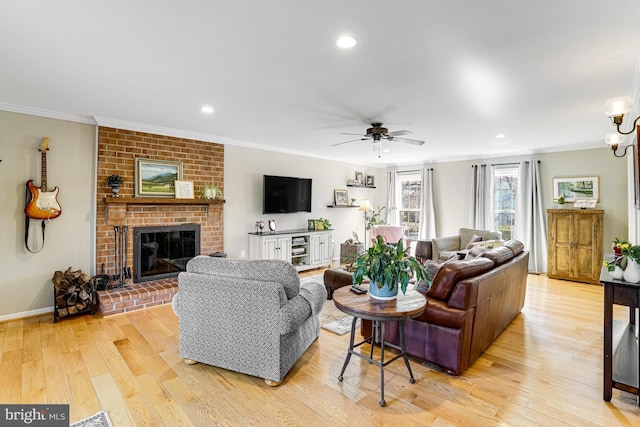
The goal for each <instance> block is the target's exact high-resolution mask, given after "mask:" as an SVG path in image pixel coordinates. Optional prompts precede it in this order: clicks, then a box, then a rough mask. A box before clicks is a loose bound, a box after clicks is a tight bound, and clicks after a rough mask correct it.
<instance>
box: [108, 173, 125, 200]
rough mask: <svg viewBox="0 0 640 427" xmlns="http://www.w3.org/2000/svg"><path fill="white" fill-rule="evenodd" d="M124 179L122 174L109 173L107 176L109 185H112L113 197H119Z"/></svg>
mask: <svg viewBox="0 0 640 427" xmlns="http://www.w3.org/2000/svg"><path fill="white" fill-rule="evenodd" d="M123 182H124V180H123V179H122V177H121V176H120V175H116V174H113V175H109V177H108V178H107V185H108V186H109V187H111V197H118V192H119V191H120V186H121V185H122V183H123Z"/></svg>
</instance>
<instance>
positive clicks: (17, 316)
mask: <svg viewBox="0 0 640 427" xmlns="http://www.w3.org/2000/svg"><path fill="white" fill-rule="evenodd" d="M48 313H53V306H51V307H45V308H39V309H37V310H29V311H21V312H18V313H11V314H5V315H4V316H0V322H6V321H7V320H16V319H24V318H26V317H33V316H40V315H41V314H48Z"/></svg>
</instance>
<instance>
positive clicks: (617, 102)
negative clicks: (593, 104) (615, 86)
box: [604, 96, 633, 117]
mask: <svg viewBox="0 0 640 427" xmlns="http://www.w3.org/2000/svg"><path fill="white" fill-rule="evenodd" d="M632 108H633V100H632V99H631V98H630V97H628V96H618V97H616V98H611V99H609V100H607V102H605V104H604V112H605V114H606V115H607V116H609V117H618V116H623V115H625V114H627V113H628V112H629V111H631V109H632Z"/></svg>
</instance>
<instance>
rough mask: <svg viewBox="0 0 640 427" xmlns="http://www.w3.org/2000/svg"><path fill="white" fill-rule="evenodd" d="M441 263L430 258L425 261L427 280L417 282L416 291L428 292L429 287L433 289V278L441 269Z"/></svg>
mask: <svg viewBox="0 0 640 427" xmlns="http://www.w3.org/2000/svg"><path fill="white" fill-rule="evenodd" d="M440 267H441V264H438V263H437V262H435V261H434V260H431V259H428V260H426V261H425V262H424V269H425V270H427V276H428V279H427V280H421V281H419V282H418V283H417V284H416V291H418V292H423V293H427V292H428V291H429V289H431V284H432V283H433V279H435V277H436V274H438V271H440Z"/></svg>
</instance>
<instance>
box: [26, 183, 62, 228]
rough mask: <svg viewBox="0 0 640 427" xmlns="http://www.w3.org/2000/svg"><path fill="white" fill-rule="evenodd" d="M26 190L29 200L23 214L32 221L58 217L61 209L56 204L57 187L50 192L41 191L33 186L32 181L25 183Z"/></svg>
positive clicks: (58, 204)
mask: <svg viewBox="0 0 640 427" xmlns="http://www.w3.org/2000/svg"><path fill="white" fill-rule="evenodd" d="M27 190H28V191H29V193H30V194H31V200H30V201H29V203H27V207H26V208H24V212H25V213H26V214H27V216H28V217H29V218H33V219H54V218H57V217H59V216H60V214H61V213H62V209H61V208H60V203H58V200H57V197H58V191H60V190H59V189H58V187H54V188H53V190H52V191H42V190H41V188H40V187H36V186H35V185H33V180H32V179H30V180H29V181H27Z"/></svg>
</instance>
